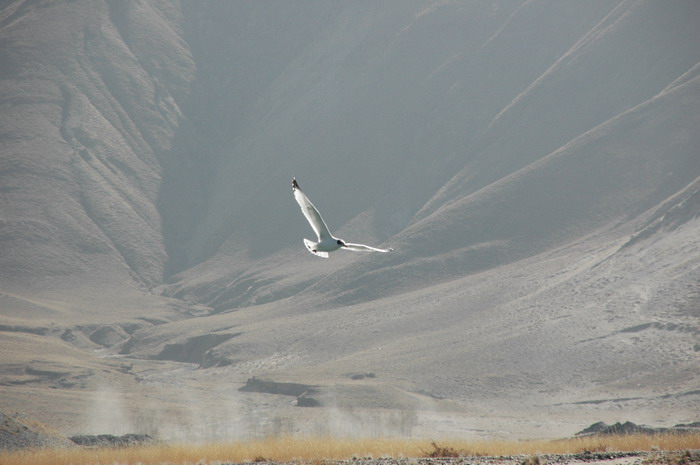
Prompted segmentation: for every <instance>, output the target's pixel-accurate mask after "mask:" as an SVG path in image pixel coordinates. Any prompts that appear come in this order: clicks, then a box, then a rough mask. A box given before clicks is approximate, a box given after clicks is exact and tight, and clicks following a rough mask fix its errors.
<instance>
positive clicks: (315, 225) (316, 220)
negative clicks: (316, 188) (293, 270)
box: [292, 178, 331, 242]
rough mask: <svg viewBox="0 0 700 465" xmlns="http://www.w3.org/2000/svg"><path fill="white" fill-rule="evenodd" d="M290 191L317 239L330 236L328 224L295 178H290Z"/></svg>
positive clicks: (321, 239)
mask: <svg viewBox="0 0 700 465" xmlns="http://www.w3.org/2000/svg"><path fill="white" fill-rule="evenodd" d="M292 192H294V198H295V199H296V201H297V203H298V204H299V206H300V207H301V212H302V213H303V214H304V216H305V217H306V220H307V221H308V222H309V224H310V225H311V228H312V229H313V230H314V232H315V233H316V236H317V237H318V241H319V242H321V241H323V240H324V239H328V238H330V237H331V233H330V231H329V230H328V226H326V222H325V221H323V218H321V214H320V213H319V212H318V210H316V207H314V204H312V203H311V201H310V200H309V198H308V197H306V195H304V193H303V192H302V191H301V189H299V183H297V180H296V178H292Z"/></svg>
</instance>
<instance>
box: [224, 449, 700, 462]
mask: <svg viewBox="0 0 700 465" xmlns="http://www.w3.org/2000/svg"><path fill="white" fill-rule="evenodd" d="M263 463H267V464H268V465H271V464H274V465H546V464H557V465H566V464H576V465H700V450H694V451H678V452H673V451H659V452H593V453H581V454H542V455H537V456H532V455H511V456H504V457H450V458H400V459H394V458H378V459H371V458H358V459H352V460H321V461H312V462H284V463H279V462H263ZM222 465H236V464H234V463H229V464H222Z"/></svg>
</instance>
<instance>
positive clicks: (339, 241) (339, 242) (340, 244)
mask: <svg viewBox="0 0 700 465" xmlns="http://www.w3.org/2000/svg"><path fill="white" fill-rule="evenodd" d="M338 245H339V246H341V247H347V245H345V242H343V240H342V239H338Z"/></svg>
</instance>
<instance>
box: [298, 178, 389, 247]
mask: <svg viewBox="0 0 700 465" xmlns="http://www.w3.org/2000/svg"><path fill="white" fill-rule="evenodd" d="M292 192H294V198H295V199H296V201H297V203H298V204H299V206H300V207H301V212H302V213H303V214H304V216H305V217H306V219H307V221H308V222H309V224H310V225H311V228H312V229H313V230H314V232H315V233H316V236H317V237H318V242H313V241H310V240H308V239H304V245H305V246H306V248H307V249H309V252H311V253H312V254H314V255H316V256H317V257H321V258H328V252H333V251H335V250H338V249H341V248H342V249H345V250H352V251H354V252H389V251H391V250H394V249H377V248H375V247H370V246H368V245H364V244H352V243H350V242H345V241H344V240H342V239H338V238H337V237H333V235H332V234H331V232H330V231H329V230H328V226H326V222H325V221H323V218H321V214H320V213H319V212H318V210H316V207H314V204H312V203H311V201H310V200H309V199H308V197H306V195H304V193H303V192H302V191H301V189H299V184H298V183H297V180H296V178H292Z"/></svg>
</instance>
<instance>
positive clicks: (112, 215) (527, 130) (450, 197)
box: [0, 0, 700, 436]
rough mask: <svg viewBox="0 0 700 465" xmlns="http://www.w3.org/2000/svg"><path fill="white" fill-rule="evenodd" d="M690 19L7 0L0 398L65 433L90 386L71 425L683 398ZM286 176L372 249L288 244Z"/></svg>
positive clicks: (539, 409)
mask: <svg viewBox="0 0 700 465" xmlns="http://www.w3.org/2000/svg"><path fill="white" fill-rule="evenodd" d="M698 22H700V8H699V7H698V6H697V5H696V3H695V2H692V1H686V2H684V1H679V2H673V3H671V4H666V3H664V4H662V3H659V2H653V1H626V0H622V1H616V2H609V1H602V0H600V1H597V0H596V1H589V2H585V3H584V2H578V3H569V2H560V1H547V0H538V1H525V0H522V1H521V0H510V1H501V2H492V3H475V2H461V1H453V2H444V1H432V0H412V1H405V0H401V1H399V0H396V1H392V0H388V1H383V2H370V3H357V2H351V3H330V2H326V1H322V0H318V1H313V0H308V1H303V2H287V1H283V0H280V1H274V2H265V3H260V2H229V1H213V2H208V3H205V4H200V3H188V2H184V3H181V2H177V1H165V0H162V1H161V0H159V1H154V2H146V3H141V2H112V1H96V2H83V1H65V2H63V1H59V2H50V3H43V2H36V1H31V0H27V1H10V2H5V3H4V4H3V6H2V7H0V41H1V42H0V43H2V47H1V48H0V61H1V62H2V63H3V66H2V71H1V72H0V79H1V81H0V82H1V83H2V84H1V85H0V108H1V110H0V128H2V129H0V140H1V141H2V144H1V145H0V163H2V166H1V168H0V189H1V192H2V196H0V205H2V206H1V212H2V222H1V223H0V227H1V228H2V229H1V231H0V242H1V244H2V249H1V250H2V253H1V254H0V302H1V307H0V315H2V316H1V317H0V318H1V320H0V348H1V349H2V352H3V353H6V354H7V357H3V360H5V359H6V361H4V362H3V363H2V366H1V367H0V390H1V391H2V396H0V397H1V398H2V399H3V405H0V407H2V406H5V407H12V408H17V407H16V406H15V405H12V403H13V402H21V403H22V404H23V405H24V406H25V407H26V408H27V409H28V410H32V409H36V410H37V411H39V410H51V412H52V413H51V415H55V418H53V419H52V421H54V420H55V421H56V424H58V425H61V427H62V428H63V429H65V430H66V432H70V433H84V432H89V431H82V430H81V429H80V427H81V426H84V425H86V424H89V423H86V422H85V415H86V412H88V411H90V409H93V408H94V405H93V404H94V403H95V402H97V403H99V402H101V401H102V400H103V399H104V397H105V396H106V397H110V396H112V397H115V398H122V400H123V402H122V403H121V407H119V406H114V408H112V407H110V406H111V405H112V404H109V405H108V408H107V409H106V410H110V411H114V412H117V413H119V415H116V416H115V418H114V419H112V418H111V417H110V416H108V415H98V416H99V417H101V418H104V419H105V422H104V424H101V425H97V424H89V425H91V426H89V427H90V428H98V427H107V426H109V425H110V424H113V425H116V426H115V428H116V427H117V426H118V428H121V429H119V430H117V431H111V432H113V433H119V434H123V433H125V432H129V431H125V430H124V428H128V427H131V426H133V425H134V424H135V423H138V421H137V420H138V419H139V418H143V415H146V416H148V417H149V418H154V419H156V420H153V421H154V422H162V425H161V426H162V427H163V431H166V430H167V431H169V433H168V434H173V435H176V433H175V432H174V431H177V430H178V429H179V430H181V431H182V430H186V429H185V428H181V427H180V426H182V425H181V424H184V423H188V424H193V423H196V421H197V420H196V419H193V418H208V417H209V416H211V417H212V418H215V419H217V421H219V420H220V422H221V424H224V425H227V427H226V428H224V429H225V431H223V433H221V435H223V436H226V435H227V434H234V433H231V431H232V430H233V429H236V428H238V429H237V430H236V431H238V433H236V434H241V433H240V431H242V430H246V431H253V432H254V433H259V434H266V433H268V432H269V429H270V428H273V427H274V425H275V424H276V423H275V420H274V416H275V415H281V416H283V417H284V418H287V416H288V418H290V419H292V420H290V422H291V423H294V424H293V425H290V426H289V428H290V430H293V431H305V432H309V431H316V432H318V430H314V426H310V425H314V424H317V423H318V422H321V423H324V424H325V425H326V427H327V428H329V429H328V430H324V432H328V431H335V432H337V431H340V429H333V428H332V427H331V426H332V424H333V423H334V422H333V421H332V420H330V419H329V418H325V419H324V417H323V415H331V416H332V415H336V414H338V411H341V412H345V413H347V411H350V412H352V411H353V410H352V409H362V412H363V415H364V414H366V415H368V416H369V418H374V419H375V420H376V421H377V422H379V423H381V424H382V425H384V426H387V428H386V431H387V432H396V431H399V430H400V432H401V433H402V434H405V433H407V432H408V433H411V432H413V433H415V434H420V433H421V431H423V432H425V431H428V432H430V431H433V430H434V431H445V432H447V433H450V432H454V431H458V432H465V433H468V434H479V433H478V432H476V431H475V430H478V429H483V430H484V431H485V433H484V434H487V435H488V434H499V431H503V430H506V431H516V430H517V431H518V434H521V435H526V436H527V435H530V436H532V433H531V431H532V428H533V427H539V426H541V427H542V428H543V429H542V430H540V432H541V434H542V435H547V434H556V433H560V432H561V431H562V430H569V431H571V432H572V433H573V432H575V431H578V430H580V429H581V428H582V426H585V425H587V424H590V423H592V422H594V421H598V420H606V421H610V422H614V421H620V420H632V421H635V422H638V423H639V422H642V423H644V422H647V421H648V418H651V419H653V420H654V423H656V424H658V423H659V421H660V422H668V423H671V424H673V423H674V422H685V423H688V422H691V421H694V420H697V419H696V418H690V417H688V415H689V413H688V412H690V411H692V409H691V408H690V406H692V405H693V402H696V401H697V395H698V393H697V390H696V389H694V386H697V382H698V374H697V373H696V371H697V370H696V367H697V362H698V352H699V351H698V346H697V343H696V342H695V339H696V338H697V334H698V316H700V315H698V295H699V290H698V284H697V283H698V282H700V280H699V279H698V278H700V276H698V273H699V272H700V269H699V267H698V263H700V244H699V242H698V239H697V237H699V236H698V231H699V230H700V223H698V221H699V218H698V211H700V209H699V205H698V179H699V178H700V163H699V161H700V159H699V158H700V157H699V156H698V153H699V151H698V147H700V136H699V135H698V131H697V128H698V127H700V112H698V108H700V106H699V104H700V102H699V100H700V47H698V45H700V32H698V30H697V27H696V25H697V24H698ZM292 176H296V178H297V179H298V181H299V183H300V184H301V186H302V188H303V189H304V192H305V193H307V194H308V195H309V197H310V198H311V200H312V201H313V202H314V204H315V205H316V206H317V207H318V208H319V209H320V210H321V212H322V213H323V215H324V219H325V220H326V222H327V223H328V224H329V226H330V227H331V229H332V230H333V231H334V232H336V233H337V235H338V236H339V237H342V238H345V239H347V240H349V241H357V242H363V243H371V244H376V245H383V246H392V247H394V248H395V249H396V250H395V251H394V252H392V253H390V254H352V253H344V252H342V251H339V252H338V253H336V254H334V255H333V256H332V257H331V259H330V260H318V259H317V258H316V257H313V256H312V255H311V254H308V252H307V251H306V250H305V249H304V247H303V244H302V239H303V238H304V237H312V236H311V234H313V232H312V231H311V229H310V228H309V227H308V225H307V223H306V221H305V219H304V218H303V216H302V215H301V212H300V211H299V208H298V205H296V203H295V201H294V199H293V197H292V193H291V185H290V184H291V177H292ZM42 347H44V348H45V349H42ZM20 349H21V350H20ZM43 350H48V351H49V352H50V353H46V352H45V351H43ZM370 375H371V376H370ZM254 377H255V378H256V379H257V381H250V380H249V378H254ZM267 378H269V379H267ZM261 379H262V381H261ZM276 383H277V384H276ZM285 383H291V384H285ZM289 385H293V386H294V387H295V389H294V392H295V393H296V394H294V395H299V397H300V399H301V400H299V399H298V401H299V402H300V404H304V403H306V405H320V406H322V408H321V409H297V408H290V407H289V405H290V402H289V400H288V399H284V398H283V396H281V395H279V394H280V392H281V391H284V389H282V388H281V387H280V386H282V387H284V386H287V387H288V386H289ZM243 386H245V389H243V391H237V389H238V388H240V387H243ZM303 387H307V388H308V389H307V390H306V391H304V392H302V393H301V394H299V392H297V390H298V389H302V388H303ZM256 390H261V391H262V392H256ZM120 391H123V393H122V392H120ZM302 391H303V389H302ZM103 392H106V393H107V394H108V395H105V396H103V395H102V394H101V393H103ZM232 392H234V393H235V394H232ZM270 392H275V393H277V395H276V396H271V394H270ZM300 392H301V391H300ZM86 393H91V394H94V396H95V398H96V399H97V400H96V401H94V402H93V401H90V400H88V399H87V396H86V395H85V394H86ZM204 394H206V395H204ZM34 395H39V397H37V398H38V399H40V401H37V402H27V401H26V399H29V398H32V396H34ZM101 399H102V400H101ZM144 399H150V400H149V402H152V403H149V402H145V401H144ZM193 399H196V401H195V400H193ZM59 400H60V401H61V402H62V403H60V404H59V403H58V401H59ZM102 403H103V404H105V403H104V402H103V401H102ZM6 404H7V405H6ZM88 404H90V405H88ZM51 405H63V406H64V407H61V408H56V409H53V410H52V409H51V408H47V407H49V406H51ZM221 405H226V406H227V407H226V408H221ZM103 407H104V405H103ZM122 408H123V410H124V412H121V410H122ZM228 408H230V409H231V411H232V412H234V413H231V411H228V410H227V409H228ZM103 410H105V409H104V408H103ZM302 410H304V412H302ZM144 411H147V412H148V413H146V414H145V413H144ZM394 411H400V412H404V413H402V414H401V415H403V416H400V419H401V421H400V423H401V425H400V428H398V429H397V428H394V427H393V426H391V425H389V424H390V423H392V422H396V421H398V420H396V418H398V417H392V416H391V415H392V414H390V413H387V412H394ZM432 411H438V412H442V414H441V415H442V416H437V417H433V416H431V415H432V414H431V413H429V412H432ZM619 411H624V412H626V414H627V416H625V418H618V417H616V416H615V415H617V414H618V413H617V412H619ZM166 412H170V413H172V412H177V413H172V415H171V414H170V413H166ZM192 412H197V414H193V413H192ZM202 412H205V414H204V415H202V414H201V413H202ZM416 412H417V413H416ZM445 412H450V414H453V415H455V416H454V417H449V415H448V414H447V413H445ZM27 413H28V414H32V416H37V415H35V414H33V412H32V411H28V412H27ZM224 413H226V415H224V417H226V418H223V417H222V418H220V416H221V415H223V414H224ZM228 413H231V414H230V415H228ZM633 415H634V416H633ZM341 416H342V415H341ZM350 417H352V415H350ZM448 417H449V418H448ZM231 418H236V419H237V420H236V421H237V422H240V423H235V426H233V425H234V423H233V422H234V420H232V419H231ZM392 418H393V420H392ZM111 420H114V421H111ZM656 420H659V421H656ZM212 421H214V420H212ZM352 421H354V420H352ZM452 421H453V422H454V423H450V422H452ZM169 422H172V423H174V424H170V425H169V426H168V424H169ZM387 422H388V423H387ZM105 425H107V426H105ZM426 425H427V426H426ZM430 425H433V426H434V427H435V429H431V426H430ZM513 425H519V426H513ZM151 426H152V425H151ZM166 426H167V427H166ZM200 426H202V430H203V431H204V433H202V434H208V433H206V431H209V430H208V429H207V428H209V427H210V426H211V425H206V424H205V425H200ZM278 426H279V425H278ZM336 426H337V425H336ZM384 426H382V428H384ZM390 426H391V427H390ZM394 426H396V425H394ZM229 427H230V428H231V429H227V428H229ZM392 428H393V429H392ZM421 428H423V429H422V430H421ZM451 428H452V429H451ZM518 428H520V429H518ZM380 429H381V428H380ZM193 430H194V426H193ZM95 432H110V431H95ZM146 432H148V433H151V431H146ZM210 432H211V431H210ZM278 432H279V431H278ZM254 433H251V434H254ZM164 434H165V433H164ZM193 434H195V433H193ZM197 434H199V433H197Z"/></svg>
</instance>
